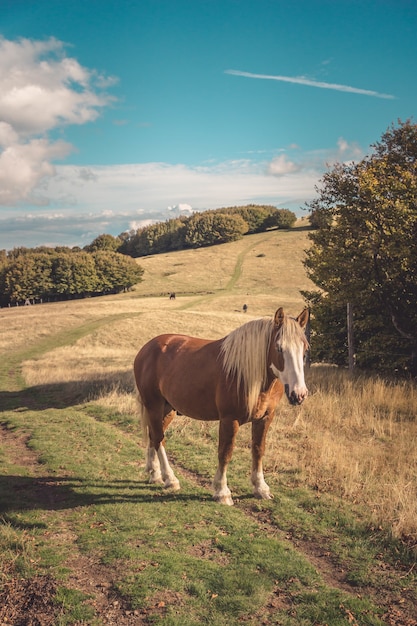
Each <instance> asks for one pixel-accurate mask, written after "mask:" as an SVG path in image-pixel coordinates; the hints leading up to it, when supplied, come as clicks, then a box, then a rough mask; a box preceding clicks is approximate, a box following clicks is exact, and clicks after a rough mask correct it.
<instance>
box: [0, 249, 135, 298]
mask: <svg viewBox="0 0 417 626" xmlns="http://www.w3.org/2000/svg"><path fill="white" fill-rule="evenodd" d="M142 274H143V269H142V268H141V267H140V266H139V265H138V264H137V262H136V261H134V260H133V259H131V258H130V257H126V256H123V255H122V254H118V253H117V252H113V251H110V250H96V251H94V252H87V251H85V250H80V249H79V248H77V249H74V248H46V247H41V248H35V249H28V248H19V249H14V250H12V251H11V252H10V253H9V254H8V255H6V254H5V253H4V254H3V255H2V256H1V258H0V305H1V306H13V305H19V304H25V303H30V304H32V303H34V302H45V301H54V300H65V299H70V298H85V297H88V296H97V295H105V294H110V293H120V292H121V291H126V290H129V289H131V287H133V285H135V284H137V283H138V282H140V281H141V280H142Z"/></svg>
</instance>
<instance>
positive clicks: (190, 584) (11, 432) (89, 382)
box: [0, 227, 417, 626]
mask: <svg viewBox="0 0 417 626" xmlns="http://www.w3.org/2000/svg"><path fill="white" fill-rule="evenodd" d="M307 245H308V242H307V232H306V231H305V230H304V229H303V228H302V227H300V228H296V229H293V230H290V231H282V232H279V231H278V232H275V231H274V232H268V233H262V234H259V235H253V236H250V237H245V238H244V239H243V240H241V241H238V242H234V243H231V244H226V245H222V246H217V247H215V248H207V249H200V250H190V251H183V252H175V253H171V254H165V255H158V256H154V257H148V258H144V259H139V260H138V262H139V264H140V265H142V267H143V268H144V270H145V273H144V281H143V282H142V283H141V284H139V285H138V286H137V288H136V289H135V291H132V292H130V293H126V294H121V295H118V296H107V297H102V298H96V299H88V300H77V301H68V302H61V303H52V304H43V305H35V306H29V307H19V308H14V309H2V310H0V351H1V355H2V357H1V361H0V381H1V384H0V423H1V428H0V515H1V526H0V567H1V580H0V624H28V625H29V624H40V625H41V626H49V625H54V626H55V625H58V626H61V625H64V624H72V625H81V624H88V625H91V626H101V625H105V624H110V625H114V626H116V625H117V626H124V625H126V626H127V625H132V626H134V625H141V624H158V625H164V626H168V625H169V626H175V625H177V626H197V625H200V624H211V625H216V626H230V625H234V624H251V625H254V626H255V625H257V626H258V625H260V624H276V625H283V626H309V625H312V624H317V625H323V626H324V625H325V624H328V625H329V626H338V625H345V624H346V625H347V624H356V625H360V626H362V625H365V624H366V625H382V624H389V625H393V626H413V625H414V626H416V625H417V592H416V588H417V585H416V583H417V580H416V568H415V557H416V542H417V451H416V446H415V440H416V435H417V426H416V413H417V394H416V389H415V386H413V385H412V384H410V383H393V382H389V381H383V380H381V379H379V378H378V379H375V378H372V377H365V376H355V377H351V376H349V375H348V373H347V372H345V371H340V370H338V369H336V368H333V367H324V366H319V367H316V366H313V367H311V368H310V369H309V371H308V372H307V374H306V381H307V386H308V387H309V389H310V396H309V397H308V398H307V400H306V401H305V402H304V404H302V405H301V406H298V407H293V406H290V405H289V404H288V403H287V401H286V400H285V399H284V398H283V399H282V400H281V403H280V404H279V406H278V409H277V412H276V418H275V421H274V423H273V425H272V427H271V430H270V432H269V435H268V442H267V451H266V456H265V478H266V480H267V482H268V483H269V485H270V487H271V491H272V493H273V495H274V499H273V500H267V501H263V500H256V499H255V498H254V497H253V495H252V489H251V486H250V449H249V442H250V427H249V426H246V427H245V426H242V428H241V429H240V432H239V435H238V441H237V446H236V449H235V452H234V456H233V460H232V463H231V465H230V469H229V484H230V487H231V489H232V492H233V496H234V501H235V506H233V507H227V506H224V505H221V504H219V503H217V502H215V501H213V499H212V491H211V481H212V479H213V475H214V472H215V468H216V464H217V458H216V448H217V424H213V423H203V422H195V421H192V420H189V419H188V418H186V417H183V416H181V417H178V418H177V419H176V420H175V421H174V422H173V424H172V425H171V427H170V429H169V431H168V437H167V451H168V456H169V458H170V460H171V462H172V466H173V468H174V469H175V473H176V474H177V476H178V477H179V479H180V482H181V491H179V492H170V491H167V490H164V488H163V487H161V486H159V485H150V484H148V483H147V478H146V475H145V471H144V466H145V458H144V450H143V448H142V443H141V433H140V431H139V420H138V416H137V411H136V399H135V390H134V384H133V375H132V363H133V360H134V357H135V355H136V353H137V351H138V350H139V348H140V347H141V346H142V345H143V344H144V343H145V342H146V341H148V340H149V339H150V338H152V337H153V336H155V335H157V334H159V333H163V332H175V333H185V334H191V335H196V336H201V337H207V338H213V339H215V338H219V337H222V336H224V335H226V334H228V333H229V332H230V331H232V330H233V329H235V328H236V327H237V326H239V325H241V324H243V323H245V322H246V321H248V320H249V319H252V318H256V317H260V316H272V315H273V314H274V312H275V310H276V309H277V308H278V307H279V306H283V307H284V309H285V311H286V312H288V313H290V314H291V315H297V314H298V313H300V311H301V310H302V309H303V301H302V298H301V296H300V294H299V290H300V289H308V288H310V287H311V284H310V283H309V281H308V279H307V277H306V276H305V273H304V269H303V266H302V263H301V260H302V256H303V250H304V249H305V248H306V247H307ZM170 292H175V293H176V299H175V300H170V299H169V298H168V294H169V293H170ZM243 304H246V305H247V307H248V310H247V312H246V313H244V312H243V310H242V307H243ZM35 619H37V620H38V621H35ZM25 620H26V621H25ZM30 620H32V621H30Z"/></svg>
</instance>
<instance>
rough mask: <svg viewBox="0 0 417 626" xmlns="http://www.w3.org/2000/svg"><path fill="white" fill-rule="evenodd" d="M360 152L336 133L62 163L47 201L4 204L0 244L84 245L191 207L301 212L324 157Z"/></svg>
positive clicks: (50, 181)
mask: <svg viewBox="0 0 417 626" xmlns="http://www.w3.org/2000/svg"><path fill="white" fill-rule="evenodd" d="M362 156H363V155H362V152H361V150H360V148H359V147H358V146H357V145H355V144H352V145H351V144H349V143H348V142H347V141H346V140H344V139H343V138H341V139H339V141H338V145H337V146H335V147H334V148H333V149H330V150H322V151H315V152H308V153H301V152H300V150H299V148H298V147H297V146H293V147H291V148H288V150H287V151H283V152H281V153H280V154H278V155H276V156H275V157H273V158H272V159H269V160H265V161H262V162H259V161H252V160H250V159H243V160H239V161H227V162H222V163H214V164H210V165H201V166H195V167H190V166H187V165H184V164H176V165H172V164H169V163H143V164H131V165H109V166H90V167H88V168H87V167H75V166H71V165H60V166H57V167H56V172H55V176H52V177H48V178H45V179H44V180H43V184H42V186H41V187H40V188H39V193H41V192H42V194H43V195H44V196H45V197H47V198H48V202H49V207H44V208H43V209H39V211H36V212H34V211H33V209H28V208H26V209H25V207H24V206H23V207H21V208H16V207H15V208H13V209H12V208H10V209H9V210H7V209H4V210H3V211H2V214H3V217H2V218H0V249H2V248H6V249H10V248H11V247H13V246H27V247H35V246H39V245H51V246H56V245H68V246H81V247H82V246H85V245H87V244H88V243H91V241H92V240H93V239H95V237H97V236H98V235H99V234H101V233H109V234H112V235H119V234H120V233H122V232H124V231H126V230H131V229H137V228H140V227H141V226H145V225H147V224H150V223H152V222H155V221H164V220H167V219H170V218H172V217H174V216H176V215H180V214H189V213H190V212H191V211H193V210H194V211H196V210H197V211H198V210H206V209H213V208H220V207H224V206H231V205H245V204H272V205H274V206H278V207H281V208H288V209H290V210H292V211H294V212H295V213H296V214H298V215H302V214H303V212H302V211H301V209H302V208H304V206H305V202H307V201H308V200H311V199H312V198H313V197H314V196H315V186H316V184H317V181H318V180H319V178H320V177H321V175H322V173H323V171H324V170H325V169H326V164H330V163H332V162H336V161H349V160H352V159H358V158H361V157H362Z"/></svg>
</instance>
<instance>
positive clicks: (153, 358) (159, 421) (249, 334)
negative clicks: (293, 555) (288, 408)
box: [134, 307, 309, 505]
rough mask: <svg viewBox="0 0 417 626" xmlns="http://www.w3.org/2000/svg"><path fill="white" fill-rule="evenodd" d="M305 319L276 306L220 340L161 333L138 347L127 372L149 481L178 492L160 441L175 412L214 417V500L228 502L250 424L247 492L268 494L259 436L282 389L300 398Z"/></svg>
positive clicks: (265, 429) (262, 442) (292, 397)
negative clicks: (242, 435)
mask: <svg viewBox="0 0 417 626" xmlns="http://www.w3.org/2000/svg"><path fill="white" fill-rule="evenodd" d="M308 317H309V313H308V309H305V310H304V311H302V313H300V315H299V316H298V317H297V318H296V319H294V318H292V317H289V316H287V315H285V314H284V311H283V309H282V307H281V308H279V309H278V310H277V311H276V313H275V316H274V317H273V318H261V319H257V320H252V321H249V322H247V323H246V324H243V326H240V327H239V328H237V329H236V330H234V331H232V332H231V333H230V334H229V335H227V336H226V337H223V338H222V339H215V340H211V339H200V338H197V337H189V336H187V335H174V334H165V335H159V336H158V337H154V338H153V339H151V340H150V341H149V342H148V343H146V344H145V345H144V346H143V347H142V349H141V350H140V351H139V352H138V354H137V356H136V358H135V362H134V374H135V380H136V386H137V389H138V392H139V393H138V400H139V406H140V409H141V419H142V433H143V434H144V438H145V441H146V444H147V460H146V471H147V472H149V480H150V482H152V483H159V482H162V483H164V485H165V487H169V488H172V489H174V490H177V489H179V488H180V485H179V481H178V479H177V477H176V476H175V474H174V472H173V470H172V468H171V466H170V464H169V462H168V458H167V454H166V451H165V438H164V436H165V435H164V434H165V431H166V429H167V427H168V426H169V424H170V423H171V421H172V420H173V418H174V417H175V415H176V414H177V412H178V413H179V414H182V415H187V416H188V417H192V418H194V419H197V420H207V421H214V420H219V422H220V423H219V443H218V468H217V471H216V474H215V476H214V481H213V489H214V499H215V500H217V501H219V502H221V503H223V504H228V505H232V504H233V500H232V496H231V492H230V489H229V487H228V485H227V467H228V464H229V462H230V460H231V458H232V453H233V447H234V442H235V438H236V435H237V433H238V430H239V427H240V426H241V425H242V424H245V423H248V422H250V423H251V425H252V473H251V481H252V484H253V490H254V495H255V496H256V497H257V498H265V499H269V498H271V497H272V496H271V493H270V489H269V486H268V485H267V484H266V482H265V479H264V474H263V468H262V457H263V454H264V451H265V442H266V435H267V432H268V429H269V427H270V425H271V422H272V420H273V417H274V413H275V408H276V406H277V404H278V402H279V400H280V399H281V397H282V395H283V394H284V392H285V393H286V395H287V398H288V400H289V402H290V403H291V404H294V405H296V404H301V403H302V402H303V400H304V399H305V398H306V396H307V393H308V391H307V388H306V385H305V382H304V363H303V357H304V353H305V351H306V350H307V348H308V343H307V339H306V337H305V332H304V329H305V327H306V324H307V321H308Z"/></svg>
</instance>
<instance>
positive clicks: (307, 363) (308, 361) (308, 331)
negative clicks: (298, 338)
mask: <svg viewBox="0 0 417 626" xmlns="http://www.w3.org/2000/svg"><path fill="white" fill-rule="evenodd" d="M310 315H311V311H310V309H309V311H308V322H307V326H306V331H305V332H306V339H307V341H308V350H307V352H306V355H305V366H306V368H307V369H308V368H309V367H310V365H311V345H310V340H311V317H310Z"/></svg>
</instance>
